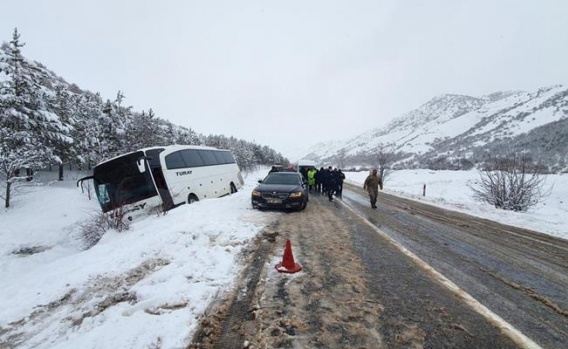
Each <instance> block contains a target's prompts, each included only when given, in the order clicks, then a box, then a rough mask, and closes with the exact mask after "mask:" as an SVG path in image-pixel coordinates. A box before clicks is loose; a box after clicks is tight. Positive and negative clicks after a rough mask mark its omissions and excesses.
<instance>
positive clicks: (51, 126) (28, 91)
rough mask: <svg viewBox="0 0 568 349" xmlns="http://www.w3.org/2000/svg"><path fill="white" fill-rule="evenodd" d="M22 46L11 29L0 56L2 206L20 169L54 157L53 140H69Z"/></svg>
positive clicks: (6, 200)
mask: <svg viewBox="0 0 568 349" xmlns="http://www.w3.org/2000/svg"><path fill="white" fill-rule="evenodd" d="M23 46H24V44H23V43H20V34H19V33H18V30H17V29H14V34H13V37H12V41H10V45H9V46H8V48H7V52H6V56H5V58H3V59H2V74H4V75H5V77H3V78H1V79H0V83H1V85H0V161H1V163H2V166H1V168H0V172H1V173H2V175H4V176H5V178H6V194H5V197H4V200H5V207H10V194H11V188H12V185H13V183H16V182H17V181H18V180H21V179H22V177H21V176H20V170H22V169H26V171H27V172H28V174H29V173H30V172H31V171H32V170H33V169H35V168H39V167H42V166H43V165H45V164H47V163H49V162H50V161H53V160H56V159H57V158H56V157H55V156H54V154H53V149H52V146H53V144H54V143H55V142H57V141H64V140H69V139H68V137H67V135H66V133H67V131H68V129H67V127H66V126H65V125H63V124H62V123H61V122H60V120H59V118H58V116H57V115H56V114H54V113H52V112H51V111H49V109H48V105H47V103H46V94H45V92H43V89H42V86H41V84H40V81H38V76H39V74H37V67H34V66H32V65H31V64H30V63H28V62H27V61H26V60H25V59H24V57H23V56H22V53H21V50H20V49H21V48H22V47H23ZM27 179H28V180H29V179H30V178H29V176H28V177H27Z"/></svg>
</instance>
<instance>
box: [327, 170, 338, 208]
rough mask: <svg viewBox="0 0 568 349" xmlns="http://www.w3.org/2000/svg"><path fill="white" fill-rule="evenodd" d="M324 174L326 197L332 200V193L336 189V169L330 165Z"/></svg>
mask: <svg viewBox="0 0 568 349" xmlns="http://www.w3.org/2000/svg"><path fill="white" fill-rule="evenodd" d="M326 175H327V177H326V178H327V180H326V188H327V198H328V199H329V201H333V194H335V192H336V190H337V180H338V176H337V171H334V170H333V169H332V168H331V166H329V167H328V169H327V171H326Z"/></svg>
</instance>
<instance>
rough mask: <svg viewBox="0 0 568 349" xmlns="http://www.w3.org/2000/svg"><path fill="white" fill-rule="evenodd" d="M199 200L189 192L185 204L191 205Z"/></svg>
mask: <svg viewBox="0 0 568 349" xmlns="http://www.w3.org/2000/svg"><path fill="white" fill-rule="evenodd" d="M197 201H199V199H198V198H197V196H195V195H194V194H189V196H188V197H187V204H188V205H191V204H193V203H194V202H197Z"/></svg>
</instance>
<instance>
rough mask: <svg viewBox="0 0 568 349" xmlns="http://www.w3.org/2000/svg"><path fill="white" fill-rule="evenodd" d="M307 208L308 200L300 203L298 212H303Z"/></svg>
mask: <svg viewBox="0 0 568 349" xmlns="http://www.w3.org/2000/svg"><path fill="white" fill-rule="evenodd" d="M307 206H308V200H306V201H304V202H302V206H300V211H303V210H305V209H306V207H307Z"/></svg>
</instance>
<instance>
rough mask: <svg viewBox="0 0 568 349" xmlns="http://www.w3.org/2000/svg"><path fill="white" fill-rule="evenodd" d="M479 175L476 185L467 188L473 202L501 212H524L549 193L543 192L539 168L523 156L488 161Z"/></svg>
mask: <svg viewBox="0 0 568 349" xmlns="http://www.w3.org/2000/svg"><path fill="white" fill-rule="evenodd" d="M479 174H480V182H479V183H476V184H474V185H469V187H470V188H471V190H472V191H473V196H474V198H475V199H476V200H478V201H482V202H487V203H489V204H491V205H494V206H495V207H496V208H500V209H503V210H511V211H527V210H528V209H529V208H530V207H532V206H534V205H536V204H537V203H538V201H539V200H540V199H542V198H543V197H545V196H546V195H548V194H549V193H550V192H549V191H547V192H545V191H544V190H543V186H544V178H543V177H542V166H538V164H535V163H534V162H533V160H532V158H530V157H529V156H526V155H522V154H518V153H510V154H507V155H504V156H494V157H490V158H488V159H487V160H486V161H485V163H484V164H483V167H482V169H481V170H479Z"/></svg>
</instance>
